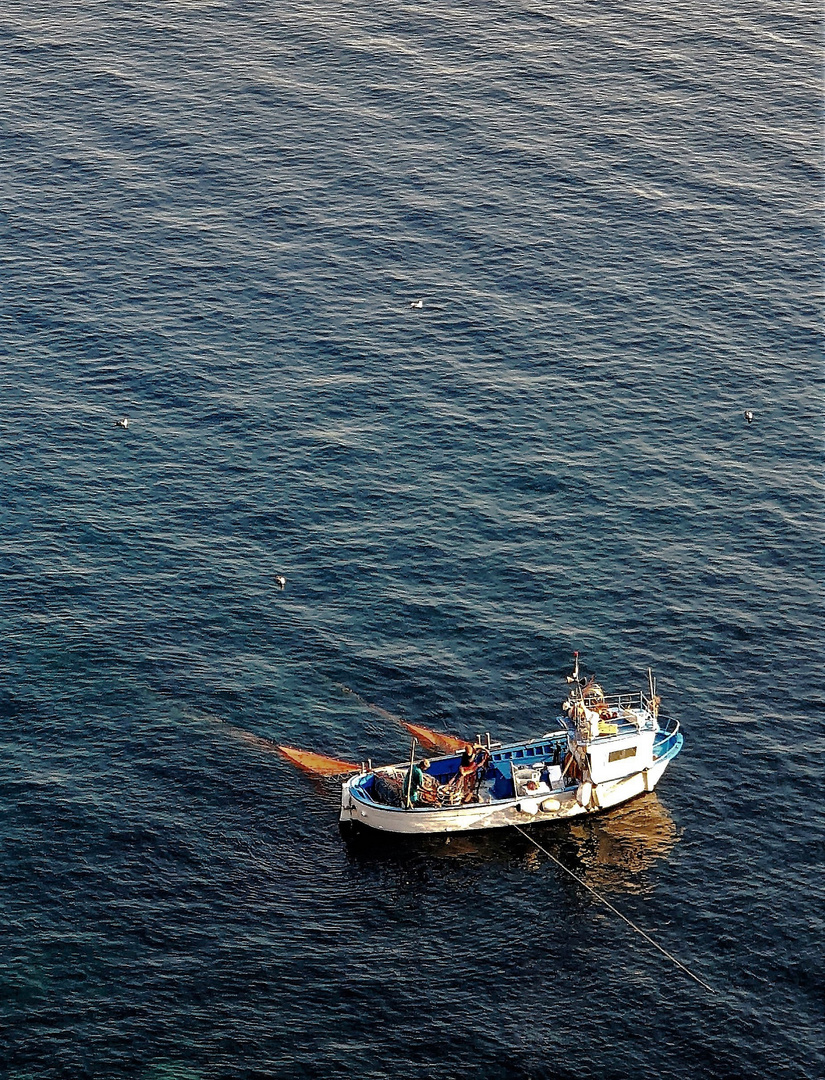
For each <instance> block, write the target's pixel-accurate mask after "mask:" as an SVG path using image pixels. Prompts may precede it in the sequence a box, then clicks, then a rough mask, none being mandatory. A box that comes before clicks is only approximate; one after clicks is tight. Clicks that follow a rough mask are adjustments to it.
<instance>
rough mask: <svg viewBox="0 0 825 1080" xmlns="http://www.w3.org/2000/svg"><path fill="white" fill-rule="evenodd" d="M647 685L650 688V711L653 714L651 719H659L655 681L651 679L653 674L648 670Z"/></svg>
mask: <svg viewBox="0 0 825 1080" xmlns="http://www.w3.org/2000/svg"><path fill="white" fill-rule="evenodd" d="M647 684H648V686H649V687H650V711H651V712H652V713H653V719H654V720H658V719H659V699H658V698H657V697H656V680H655V679H654V678H653V672H652V670H651V669H650V668H648V669H647Z"/></svg>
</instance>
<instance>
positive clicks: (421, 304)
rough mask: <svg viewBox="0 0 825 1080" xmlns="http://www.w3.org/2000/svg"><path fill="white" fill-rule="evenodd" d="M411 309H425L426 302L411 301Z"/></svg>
mask: <svg viewBox="0 0 825 1080" xmlns="http://www.w3.org/2000/svg"><path fill="white" fill-rule="evenodd" d="M410 307H414V308H423V307H424V301H423V300H410Z"/></svg>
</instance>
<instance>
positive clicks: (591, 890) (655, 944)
mask: <svg viewBox="0 0 825 1080" xmlns="http://www.w3.org/2000/svg"><path fill="white" fill-rule="evenodd" d="M513 828H514V829H518V831H519V832H520V833H521V835H522V836H525V837H527V839H528V840H529V841H530V843H531V844H535V846H536V847H537V848H538V849H539V851H542V852H544V854H545V855H546V856H547V858H548V859H552V860H553V862H554V863H555V864H556V866H560V867H561V868H562V870H564V872H565V874H569V875H570V877H571V878H573V880H574V881H577V882H578V883H579V885H581V886H583V887H584V888H585V889H587V891H588V892H589V893H592V894H593V895H594V896H595V897H596V899H597V900H598V901H599V903H601V904H604V906H605V907H608V908H610V910H611V911H612V912H613V913H614V915H618V916H619V918H620V919H622V920H623V921H624V922H626V923H627V925H628V926H629V927H630V928H631V929H632V930H635V931H636V933H637V934H641V936H642V937H643V938H644V939H645V941H647V942H648V943H649V944H651V945H652V946H653V947H654V949H658V950H659V952H660V953H663V954H664V955H665V956H666V957H667V958H668V960H670V961H671V962H672V963H674V964H675V965H676V967H678V968H681V969H682V971H684V973H685V974H686V975H689V976H690V977H691V979H693V981H694V982H698V983H699V985H700V986H704V988H705V989H706V990H710V992H711V993H712V994H715V993H716V991H715V990H714V989H713V987H712V986H708V984H707V983H706V982H704V980H702V979H700V978H699V976H698V975H694V974H693V972H692V971H691V970H690V968H687V967H685V965H684V964H683V963H682V962H681V960H677V959H676V957H675V956H674V955H673V954H672V953H669V952H668V951H667V949H663V948H662V946H661V945H660V944H659V943H658V941H654V940H653V938H652V937H651V936H650V935H649V934H646V933H645V932H644V930H642V928H641V927H640V926H637V925H636V924H635V923H634V922H633V921H632V920H631V919H628V917H627V916H626V915H622V913H621V911H619V909H618V908H615V907H613V905H612V904H611V903H610V901H609V900H605V898H604V897H603V896H601V895H600V894H599V893H597V892H596V890H595V889H594V888H592V886H590V885H588V884H587V882H586V881H582V879H581V878H580V877H579V876H578V874H574V873H573V871H572V870H568V868H567V867H566V866H565V865H564V863H563V862H560V861H559V860H558V859H557V858H556V856H555V855H551V854H550V852H549V851H548V850H547V848H546V847H542V846H541V844H540V843H539V842H538V840H534V839H533V837H532V836H531V835H530V834H529V833H527V832H525V831H524V829H522V827H521V826H520V825H514V826H513Z"/></svg>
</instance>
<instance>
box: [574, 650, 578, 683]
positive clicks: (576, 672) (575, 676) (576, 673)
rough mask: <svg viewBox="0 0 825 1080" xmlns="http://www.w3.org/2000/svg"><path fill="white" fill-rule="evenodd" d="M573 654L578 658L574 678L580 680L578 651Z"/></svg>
mask: <svg viewBox="0 0 825 1080" xmlns="http://www.w3.org/2000/svg"><path fill="white" fill-rule="evenodd" d="M573 655H574V656H575V658H576V661H575V663H574V664H573V678H574V679H575V680H576V682H578V681H579V654H578V651H576V652H574V653H573Z"/></svg>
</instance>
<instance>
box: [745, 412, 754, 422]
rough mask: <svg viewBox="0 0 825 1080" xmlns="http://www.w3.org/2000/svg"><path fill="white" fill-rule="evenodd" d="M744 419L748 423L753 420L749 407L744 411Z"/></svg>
mask: <svg viewBox="0 0 825 1080" xmlns="http://www.w3.org/2000/svg"><path fill="white" fill-rule="evenodd" d="M745 419H746V420H747V422H748V423H749V424H750V423H752V422H753V413H752V412H751V411H750V409H748V411H747V412H746V413H745Z"/></svg>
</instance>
